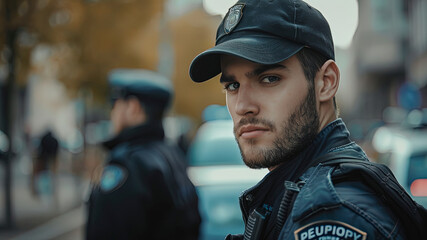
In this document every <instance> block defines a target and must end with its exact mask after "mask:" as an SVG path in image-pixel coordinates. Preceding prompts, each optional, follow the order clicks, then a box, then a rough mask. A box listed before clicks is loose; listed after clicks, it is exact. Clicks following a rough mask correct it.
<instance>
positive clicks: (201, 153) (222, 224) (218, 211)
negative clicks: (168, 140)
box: [188, 120, 268, 240]
mask: <svg viewBox="0 0 427 240" xmlns="http://www.w3.org/2000/svg"><path fill="white" fill-rule="evenodd" d="M188 157H189V165H190V167H189V168H188V174H189V176H190V179H191V180H192V181H193V183H194V185H195V186H196V189H197V192H198V195H199V209H200V212H201V215H202V226H201V238H200V239H201V240H213V239H221V240H222V239H224V237H225V236H226V234H228V233H233V234H237V233H243V232H244V223H243V220H242V216H241V212H240V206H239V200H238V197H239V195H240V194H241V192H242V191H244V190H245V189H248V188H250V187H251V186H253V185H255V184H256V183H257V182H259V181H260V180H261V179H262V178H263V177H264V176H265V175H266V174H267V172H268V170H255V169H250V168H248V167H247V166H246V165H244V163H243V160H242V158H241V155H240V151H239V147H238V145H237V143H236V140H235V138H234V135H233V122H232V121H231V120H213V121H209V122H206V123H204V124H203V125H202V126H201V127H200V128H199V130H198V132H197V134H196V136H195V138H194V141H193V142H192V144H191V145H190V148H189V152H188Z"/></svg>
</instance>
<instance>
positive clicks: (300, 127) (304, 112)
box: [237, 84, 319, 169]
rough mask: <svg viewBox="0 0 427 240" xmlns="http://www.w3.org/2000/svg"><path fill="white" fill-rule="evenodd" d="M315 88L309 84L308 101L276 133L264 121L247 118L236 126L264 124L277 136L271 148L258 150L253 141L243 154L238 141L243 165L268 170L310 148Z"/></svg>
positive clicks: (313, 134)
mask: <svg viewBox="0 0 427 240" xmlns="http://www.w3.org/2000/svg"><path fill="white" fill-rule="evenodd" d="M315 94H316V93H315V91H314V86H312V85H311V84H310V86H309V88H308V94H307V97H306V98H305V99H304V100H303V102H302V103H301V105H300V106H299V107H298V108H297V109H296V110H295V111H294V112H293V113H292V114H291V116H290V117H289V118H288V119H287V120H285V121H284V122H283V123H282V125H281V128H279V131H276V129H275V127H274V124H272V123H271V122H270V121H268V120H265V119H257V118H248V119H243V120H242V121H241V122H240V123H239V124H240V125H242V124H245V123H252V124H263V125H265V126H267V127H269V129H270V130H271V131H273V132H277V133H278V135H277V137H276V139H275V140H274V141H273V144H272V146H271V147H265V148H263V149H257V147H256V146H255V144H256V140H250V141H247V144H248V145H249V147H250V148H251V149H250V150H249V152H248V154H245V153H244V151H243V149H242V146H241V143H240V142H239V141H238V140H237V143H238V145H239V148H240V153H241V155H242V158H243V161H244V162H245V164H246V165H247V166H248V167H250V168H256V169H257V168H271V167H275V166H278V165H279V164H281V163H283V162H287V161H290V160H292V159H293V158H295V156H297V155H298V154H299V153H300V152H301V151H302V150H303V149H304V148H305V147H307V146H308V145H310V144H311V142H312V141H313V140H314V138H315V137H316V135H317V133H318V131H319V115H318V113H317V110H316V95H315Z"/></svg>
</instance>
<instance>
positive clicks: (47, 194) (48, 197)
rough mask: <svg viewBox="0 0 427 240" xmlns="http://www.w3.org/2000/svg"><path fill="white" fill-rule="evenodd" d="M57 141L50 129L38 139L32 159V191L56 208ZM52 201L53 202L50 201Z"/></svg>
mask: <svg viewBox="0 0 427 240" xmlns="http://www.w3.org/2000/svg"><path fill="white" fill-rule="evenodd" d="M58 149H59V142H58V140H57V139H56V137H55V136H54V135H53V132H52V131H51V130H47V131H46V133H45V134H43V136H42V137H41V139H40V142H39V146H38V147H37V153H36V157H35V159H34V161H33V174H32V179H31V182H32V184H31V185H32V191H33V194H34V195H35V196H36V197H39V198H41V199H42V201H43V202H45V204H48V205H51V203H53V205H54V207H55V209H57V207H58V206H57V205H58V199H57V189H56V184H57V183H56V180H55V179H56V178H55V177H56V169H57V165H58ZM52 201H53V202H52Z"/></svg>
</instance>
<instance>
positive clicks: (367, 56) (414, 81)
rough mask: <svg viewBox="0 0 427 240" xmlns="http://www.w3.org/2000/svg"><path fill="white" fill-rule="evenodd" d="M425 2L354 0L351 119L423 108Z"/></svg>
mask: <svg viewBox="0 0 427 240" xmlns="http://www.w3.org/2000/svg"><path fill="white" fill-rule="evenodd" d="M426 23H427V2H426V1H424V0H389V1H382V0H359V27H358V30H357V32H356V34H355V38H354V43H353V47H352V52H353V54H354V55H353V56H354V62H355V67H356V70H355V73H356V76H355V81H356V82H357V87H356V89H357V91H358V97H357V101H356V102H355V103H354V106H353V108H352V109H351V110H350V111H349V116H350V117H351V118H366V119H380V120H384V115H383V111H384V110H385V109H386V108H387V107H389V106H392V107H397V108H401V109H403V110H405V111H409V110H411V109H416V108H426V107H427V68H426V66H427V28H426Z"/></svg>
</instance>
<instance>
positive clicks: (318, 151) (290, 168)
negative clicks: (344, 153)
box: [240, 119, 351, 219]
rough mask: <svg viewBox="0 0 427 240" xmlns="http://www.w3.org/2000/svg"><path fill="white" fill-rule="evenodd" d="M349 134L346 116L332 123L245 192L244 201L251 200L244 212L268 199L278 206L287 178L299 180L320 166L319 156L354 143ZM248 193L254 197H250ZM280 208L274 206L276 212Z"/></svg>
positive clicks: (242, 196) (269, 202) (245, 205)
mask: <svg viewBox="0 0 427 240" xmlns="http://www.w3.org/2000/svg"><path fill="white" fill-rule="evenodd" d="M349 136H350V133H349V132H348V130H347V128H346V126H345V124H344V122H343V121H342V119H336V120H335V121H333V122H331V123H329V124H328V125H327V126H326V127H325V128H323V129H322V131H320V132H319V134H317V136H316V137H315V138H314V140H313V142H312V143H311V144H310V145H309V146H308V147H306V148H305V149H304V150H303V151H302V152H301V153H299V154H298V155H297V156H296V157H295V158H294V159H293V160H291V161H288V162H284V163H282V164H281V165H280V166H278V167H277V168H276V169H274V170H273V171H271V172H269V173H268V174H267V175H266V176H265V177H264V178H263V179H262V180H261V181H260V182H259V183H258V184H257V185H255V186H254V187H252V188H250V189H248V190H246V191H245V192H243V194H242V195H241V197H240V198H241V202H242V201H243V199H251V202H250V203H248V204H243V206H242V208H244V209H245V211H244V212H243V214H245V213H249V212H250V211H252V210H253V209H254V208H256V207H258V206H260V205H262V204H265V203H266V202H267V203H268V204H271V205H275V202H276V200H277V198H279V199H280V197H278V195H280V194H281V193H282V192H283V190H284V187H283V184H284V181H296V180H297V179H298V178H299V177H300V176H301V175H302V174H303V173H304V172H305V171H306V170H307V169H308V168H310V167H312V166H315V165H317V162H316V159H317V158H318V157H319V156H321V155H324V154H325V153H327V152H330V151H335V150H336V149H339V148H341V147H343V146H345V145H348V144H350V143H351V140H350V139H349ZM248 195H251V196H250V197H249V198H248V197H247V196H248ZM273 207H274V206H273ZM276 207H278V206H276ZM277 210H278V209H274V208H273V215H274V212H275V211H277ZM246 217H247V216H245V219H246Z"/></svg>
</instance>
